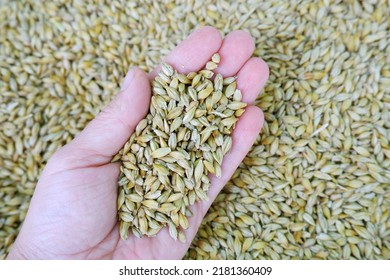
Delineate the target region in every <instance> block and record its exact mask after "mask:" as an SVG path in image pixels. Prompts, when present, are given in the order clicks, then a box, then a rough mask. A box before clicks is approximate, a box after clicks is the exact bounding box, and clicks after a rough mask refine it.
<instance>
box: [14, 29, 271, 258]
mask: <svg viewBox="0 0 390 280" xmlns="http://www.w3.org/2000/svg"><path fill="white" fill-rule="evenodd" d="M254 47H255V46H254V40H253V38H252V37H251V36H250V35H249V34H248V33H246V32H243V31H233V32H231V33H230V34H228V35H227V36H226V37H225V38H222V37H221V35H220V33H219V32H218V31H217V30H216V29H215V28H213V27H209V26H206V27H202V28H200V29H198V30H196V31H194V32H193V33H192V34H191V35H190V36H189V37H188V38H187V39H186V40H184V41H183V42H181V43H180V44H179V45H178V46H177V47H176V48H175V49H174V50H173V51H172V52H171V53H170V54H169V55H168V56H167V57H166V58H165V61H166V62H168V63H170V64H171V65H172V66H173V67H174V68H175V69H177V70H178V71H179V72H182V73H189V72H191V71H198V70H200V69H202V67H203V66H204V65H205V63H206V62H207V61H208V60H209V59H210V57H211V56H212V55H213V54H214V53H216V52H219V54H220V55H221V63H220V64H219V67H218V69H216V72H218V73H221V74H222V76H224V77H228V76H233V75H237V87H238V88H239V89H240V90H241V91H242V94H243V101H244V102H246V103H248V107H247V108H246V111H245V113H244V114H243V115H242V116H241V117H240V119H239V121H238V123H237V125H236V128H235V129H234V132H233V146H232V150H231V152H230V153H229V154H228V155H226V156H225V158H224V161H223V165H222V176H221V177H219V178H217V177H214V176H211V183H212V184H211V187H210V190H209V193H208V195H209V201H202V202H199V203H196V204H195V205H193V207H192V208H191V210H192V212H193V216H192V217H191V218H189V223H190V228H189V229H188V230H186V231H185V232H184V233H185V235H186V238H187V242H186V243H181V242H179V241H174V240H173V239H172V238H171V237H170V236H169V233H168V229H167V228H164V229H163V230H161V231H160V232H159V234H158V235H157V236H156V237H152V238H148V237H143V238H141V239H139V238H136V237H135V236H133V235H132V234H130V237H129V239H127V240H122V239H121V238H120V236H119V226H118V221H117V207H116V201H117V192H118V184H117V180H118V176H119V166H120V165H119V164H118V163H111V159H112V157H113V156H114V155H115V154H116V153H117V152H118V151H119V150H120V149H121V147H122V146H123V145H124V144H125V142H126V141H127V140H128V139H129V137H130V135H131V134H132V133H133V131H134V128H135V126H136V125H137V124H138V122H139V121H140V120H141V119H142V118H144V117H145V115H146V114H147V112H148V109H149V102H150V97H151V87H150V79H152V78H153V76H155V75H156V73H157V71H158V70H157V69H156V70H154V71H153V72H152V73H150V74H149V76H148V75H146V74H145V73H144V72H143V71H141V70H140V69H137V68H132V69H131V70H130V71H129V72H128V74H127V75H126V77H125V80H124V83H123V86H122V89H121V91H120V92H119V94H118V95H117V96H116V97H115V98H114V100H113V101H112V102H111V103H110V104H109V105H108V106H107V108H105V109H104V110H103V111H102V112H101V113H100V114H99V115H98V116H97V117H96V118H95V119H94V120H92V121H91V122H90V123H89V124H88V125H87V127H86V128H85V129H84V130H83V131H82V132H81V133H80V134H79V135H77V137H76V138H75V139H74V140H73V141H71V142H70V143H69V144H67V145H65V146H64V147H62V148H61V149H60V150H58V151H57V152H56V153H55V154H54V155H53V156H52V157H51V159H50V160H49V162H48V163H47V165H46V167H45V169H44V170H43V173H42V175H41V177H40V179H39V182H38V184H37V186H36V189H35V192H34V195H33V197H32V200H31V204H30V208H29V210H28V213H27V216H26V219H25V221H24V223H23V226H22V228H21V231H20V233H19V235H18V237H17V239H16V241H15V243H14V244H13V246H12V248H11V251H10V253H9V255H8V259H181V258H183V256H184V255H185V253H186V251H187V250H188V248H189V246H190V243H191V241H192V239H193V238H194V236H195V234H196V232H197V230H198V228H199V226H200V224H201V222H202V219H203V217H204V215H205V214H206V212H207V210H208V209H209V207H210V205H211V203H212V202H213V200H214V199H215V197H216V196H217V194H218V193H219V192H220V190H221V189H222V188H223V186H224V185H225V184H226V182H227V181H228V180H229V179H230V177H231V176H232V174H233V173H234V171H235V170H236V168H237V167H238V165H239V164H240V162H241V161H242V160H243V159H244V157H245V155H246V154H247V153H248V151H249V150H250V148H251V146H252V144H253V143H254V141H255V139H256V137H257V135H258V134H259V132H260V130H261V128H262V125H263V123H264V117H263V113H262V111H261V110H260V109H259V108H258V107H256V106H253V105H251V104H253V102H254V100H255V99H256V97H257V95H258V94H259V92H260V91H261V89H262V88H263V86H264V84H265V82H266V80H267V79H268V75H269V70H268V66H267V64H266V63H265V62H264V61H263V60H261V59H260V58H256V57H251V56H252V53H253V51H254Z"/></svg>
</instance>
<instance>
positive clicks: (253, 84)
mask: <svg viewBox="0 0 390 280" xmlns="http://www.w3.org/2000/svg"><path fill="white" fill-rule="evenodd" d="M268 76H269V69H268V65H267V63H265V62H264V60H262V59H261V58H258V57H253V58H251V59H249V60H248V61H247V62H246V63H245V64H244V66H243V67H242V68H241V70H240V71H239V72H238V75H237V88H239V89H240V90H241V93H242V101H243V102H246V103H248V104H252V103H253V102H254V101H255V99H256V97H257V96H258V95H259V93H260V91H261V89H262V88H263V87H264V85H265V83H266V82H267V80H268Z"/></svg>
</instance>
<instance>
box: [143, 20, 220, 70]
mask: <svg viewBox="0 0 390 280" xmlns="http://www.w3.org/2000/svg"><path fill="white" fill-rule="evenodd" d="M221 44H222V38H221V35H220V34H219V31H218V30H217V29H215V28H214V27H211V26H205V27H202V28H200V29H197V30H195V31H194V32H193V33H192V34H191V35H190V36H188V38H187V39H185V40H184V41H183V42H181V43H180V44H179V45H178V46H177V47H176V48H175V49H174V50H173V51H172V52H171V53H170V54H169V55H168V56H167V57H166V58H165V59H164V61H166V62H167V63H169V64H171V65H172V66H173V67H174V68H175V69H176V70H178V72H180V73H185V74H187V73H189V72H192V71H198V70H200V69H202V67H203V66H204V65H205V64H206V62H207V61H209V60H210V58H211V56H212V55H213V54H214V53H216V52H218V50H219V48H220V47H221ZM158 70H159V67H157V68H156V69H155V70H154V71H153V72H152V73H151V74H150V75H149V77H150V78H153V77H155V76H156V75H157V73H158Z"/></svg>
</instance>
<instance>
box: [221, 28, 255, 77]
mask: <svg viewBox="0 0 390 280" xmlns="http://www.w3.org/2000/svg"><path fill="white" fill-rule="evenodd" d="M254 49H255V42H254V39H253V38H252V37H251V36H250V35H249V34H248V33H247V32H245V31H241V30H237V31H233V32H231V33H229V34H228V35H227V36H226V37H225V39H224V40H223V43H222V46H221V48H220V49H219V51H218V53H219V55H220V56H221V62H220V63H219V64H218V68H217V69H216V71H215V72H217V73H220V74H221V75H222V76H223V77H230V76H234V75H235V74H237V72H238V71H239V70H240V69H241V67H242V66H243V65H244V64H245V62H246V61H247V60H248V59H249V58H250V57H251V55H252V53H253V51H254Z"/></svg>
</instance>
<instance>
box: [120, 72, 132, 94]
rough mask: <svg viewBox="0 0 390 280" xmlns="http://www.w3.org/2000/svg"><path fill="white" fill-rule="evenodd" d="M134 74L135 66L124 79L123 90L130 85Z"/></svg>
mask: <svg viewBox="0 0 390 280" xmlns="http://www.w3.org/2000/svg"><path fill="white" fill-rule="evenodd" d="M133 76H134V68H131V69H130V70H129V72H127V74H126V77H125V79H124V80H123V84H122V88H121V90H126V89H127V88H128V87H129V85H130V83H131V80H132V79H133Z"/></svg>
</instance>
